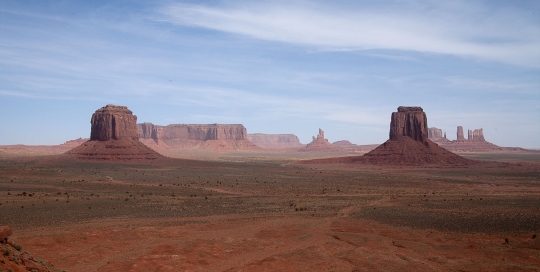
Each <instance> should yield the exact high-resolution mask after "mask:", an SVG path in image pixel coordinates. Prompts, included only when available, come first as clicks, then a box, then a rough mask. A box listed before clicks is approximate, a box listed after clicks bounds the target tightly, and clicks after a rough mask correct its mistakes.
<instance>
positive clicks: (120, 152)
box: [66, 105, 162, 161]
mask: <svg viewBox="0 0 540 272" xmlns="http://www.w3.org/2000/svg"><path fill="white" fill-rule="evenodd" d="M90 122H91V125H92V127H91V133H90V140H89V141H87V142H85V143H83V144H81V145H79V146H78V147H76V148H73V149H72V150H70V151H68V152H67V153H66V154H70V155H74V156H75V157H76V158H77V159H83V160H121V161H129V160H153V159H157V158H159V157H162V156H161V155H160V154H158V153H157V152H156V151H154V150H152V149H150V148H148V147H147V146H145V145H144V144H142V143H141V142H140V141H139V137H138V134H137V126H136V122H137V116H135V115H133V113H132V112H131V111H130V110H128V109H127V107H125V106H115V105H107V106H105V107H102V108H100V109H98V110H96V112H95V113H94V114H93V115H92V119H91V121H90Z"/></svg>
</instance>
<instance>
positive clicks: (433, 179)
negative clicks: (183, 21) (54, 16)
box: [0, 154, 540, 271]
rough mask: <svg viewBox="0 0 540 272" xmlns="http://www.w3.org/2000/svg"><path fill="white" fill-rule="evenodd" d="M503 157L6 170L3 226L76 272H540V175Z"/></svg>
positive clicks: (4, 164) (14, 164) (241, 158)
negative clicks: (461, 164) (462, 163)
mask: <svg viewBox="0 0 540 272" xmlns="http://www.w3.org/2000/svg"><path fill="white" fill-rule="evenodd" d="M302 156H306V155H302ZM309 156H313V155H309ZM497 156H499V157H492V158H491V160H489V161H486V162H483V163H479V164H475V165H472V166H468V167H466V168H452V167H424V168H418V167H415V168H411V167H382V166H377V167H376V166H369V165H341V164H334V165H302V164H298V163H296V160H297V159H298V158H297V157H294V156H293V157H291V158H287V156H286V155H284V154H279V155H275V156H264V155H256V156H254V155H251V156H245V155H242V154H234V155H230V156H227V155H220V156H218V157H215V158H213V159H212V160H207V161H197V160H187V159H163V160H161V159H160V160H156V161H154V162H152V163H105V162H81V161H67V160H63V159H57V158H55V157H54V156H53V157H39V158H37V157H25V158H4V159H0V204H1V205H0V224H5V225H9V226H12V227H13V229H14V234H13V236H11V237H10V240H11V241H14V242H16V243H17V244H19V245H21V246H22V247H23V251H28V252H30V253H31V254H33V255H34V256H38V257H39V258H42V259H45V260H47V261H49V262H51V263H52V264H53V265H54V266H56V267H58V268H61V269H65V270H67V271H306V270H311V271H398V270H399V271H540V237H538V238H535V237H536V236H537V235H540V216H539V215H540V163H538V158H529V157H527V158H523V159H521V160H520V158H519V157H516V156H514V157H511V158H509V159H507V160H505V159H504V156H503V155H497ZM500 156H502V159H501V157H500ZM483 159H490V158H489V156H488V157H487V158H486V157H483ZM498 161H503V162H498ZM520 161H521V162H520ZM1 265H2V264H0V268H1Z"/></svg>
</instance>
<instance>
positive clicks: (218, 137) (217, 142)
mask: <svg viewBox="0 0 540 272" xmlns="http://www.w3.org/2000/svg"><path fill="white" fill-rule="evenodd" d="M137 134H138V136H139V138H141V139H147V140H149V139H151V140H153V142H154V143H155V144H157V147H159V146H161V147H163V148H173V149H174V148H199V149H205V150H214V151H228V150H257V149H259V148H258V147H257V146H255V145H254V144H253V143H251V142H250V141H248V137H247V130H246V128H245V127H244V126H243V125H240V124H171V125H167V126H159V125H154V124H152V123H142V124H137ZM145 144H147V145H149V146H152V147H154V146H156V145H150V144H151V143H147V142H146V141H145Z"/></svg>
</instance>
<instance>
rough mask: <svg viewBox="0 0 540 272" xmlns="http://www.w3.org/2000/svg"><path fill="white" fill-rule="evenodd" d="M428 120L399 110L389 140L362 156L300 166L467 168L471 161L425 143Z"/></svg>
mask: <svg viewBox="0 0 540 272" xmlns="http://www.w3.org/2000/svg"><path fill="white" fill-rule="evenodd" d="M427 128H428V126H427V116H426V113H425V112H424V110H423V109H422V108H421V107H403V106H400V107H398V111H397V112H393V113H392V117H391V121H390V133H389V139H388V140H387V141H386V142H385V143H383V144H382V145H379V146H378V147H377V148H375V149H374V150H372V151H370V152H368V153H366V154H365V155H364V156H352V157H340V158H329V159H318V160H311V161H304V162H303V163H308V164H309V163H315V164H318V163H368V164H378V165H467V164H471V163H473V162H472V161H470V160H468V159H465V158H463V157H460V156H458V155H456V154H454V153H451V152H449V151H447V150H445V149H443V148H441V147H439V146H438V145H437V144H435V143H433V142H432V141H430V140H429V139H428V129H427Z"/></svg>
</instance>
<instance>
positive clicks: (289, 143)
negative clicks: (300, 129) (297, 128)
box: [247, 133, 305, 149]
mask: <svg viewBox="0 0 540 272" xmlns="http://www.w3.org/2000/svg"><path fill="white" fill-rule="evenodd" d="M247 138H248V140H249V141H250V142H252V143H253V144H255V145H256V146H258V147H260V148H264V149H288V148H300V147H303V146H305V145H303V144H302V143H300V140H298V137H297V136H296V135H294V134H263V133H253V134H248V135H247Z"/></svg>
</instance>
